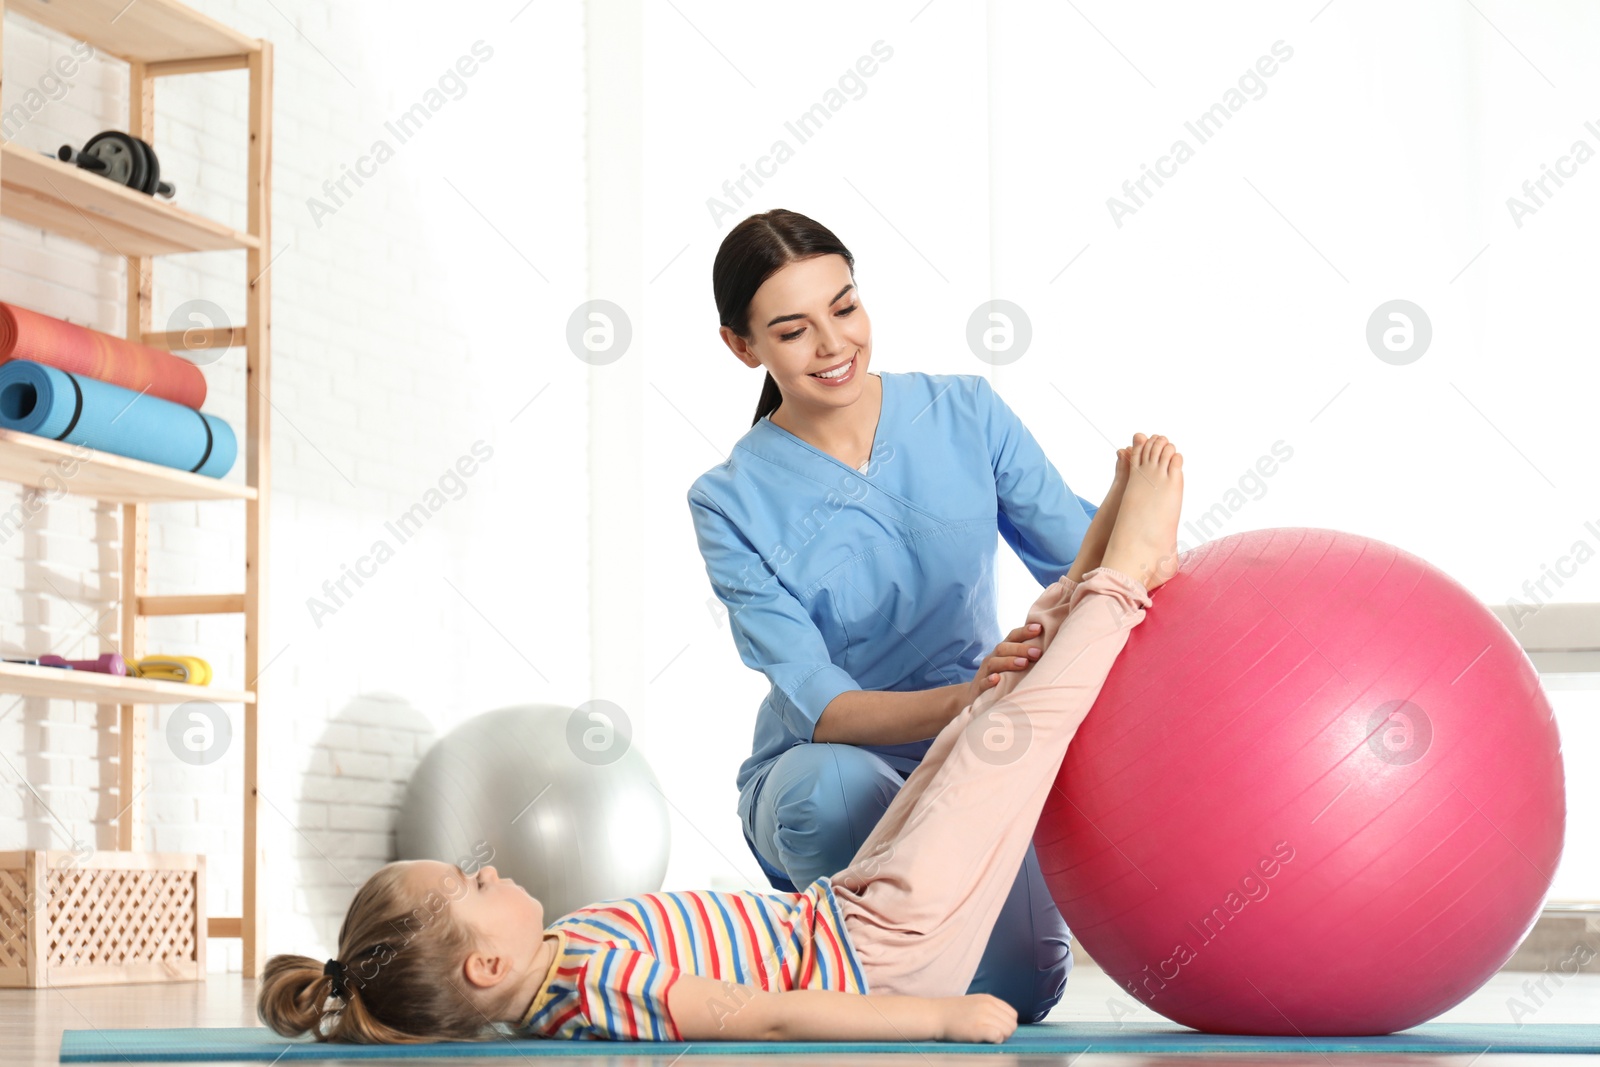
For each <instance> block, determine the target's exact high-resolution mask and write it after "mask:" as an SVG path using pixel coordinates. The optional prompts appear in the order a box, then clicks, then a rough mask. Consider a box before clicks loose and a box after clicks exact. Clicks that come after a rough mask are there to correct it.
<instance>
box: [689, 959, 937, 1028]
mask: <svg viewBox="0 0 1600 1067" xmlns="http://www.w3.org/2000/svg"><path fill="white" fill-rule="evenodd" d="M667 1002H668V1003H667V1008H668V1010H669V1011H670V1012H671V1013H672V1021H673V1024H674V1025H675V1026H676V1027H677V1029H678V1033H679V1034H680V1035H681V1036H682V1038H683V1040H685V1041H938V1040H942V1039H943V1038H944V1036H945V1033H944V1031H945V1027H944V1018H943V1011H942V1008H941V1001H939V1000H937V999H932V998H928V997H902V996H888V995H885V996H863V995H862V994H860V993H841V992H835V991H833V990H827V989H790V990H782V991H771V990H765V989H759V988H757V987H755V986H749V985H739V984H737V983H735V982H727V981H719V980H717V979H715V978H704V977H700V976H698V975H690V974H684V975H679V976H678V977H677V979H676V980H675V981H674V982H673V984H672V988H671V989H670V990H669V991H668V994H667Z"/></svg>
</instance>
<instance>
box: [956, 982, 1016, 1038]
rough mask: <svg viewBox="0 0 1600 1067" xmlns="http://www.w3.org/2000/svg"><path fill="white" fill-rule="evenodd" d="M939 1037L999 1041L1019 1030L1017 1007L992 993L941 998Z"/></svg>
mask: <svg viewBox="0 0 1600 1067" xmlns="http://www.w3.org/2000/svg"><path fill="white" fill-rule="evenodd" d="M938 1004H939V1022H940V1030H939V1038H938V1039H939V1040H940V1041H965V1042H969V1043H971V1042H986V1043H988V1044H999V1043H1000V1042H1002V1041H1004V1040H1005V1039H1006V1038H1008V1037H1010V1036H1011V1035H1012V1034H1013V1033H1015V1032H1016V1029H1017V1009H1016V1008H1013V1007H1012V1006H1011V1005H1009V1004H1007V1003H1006V1002H1005V1001H1003V1000H1001V999H1000V998H999V997H994V996H990V995H989V994H988V993H971V994H968V995H967V996H964V997H940V998H938Z"/></svg>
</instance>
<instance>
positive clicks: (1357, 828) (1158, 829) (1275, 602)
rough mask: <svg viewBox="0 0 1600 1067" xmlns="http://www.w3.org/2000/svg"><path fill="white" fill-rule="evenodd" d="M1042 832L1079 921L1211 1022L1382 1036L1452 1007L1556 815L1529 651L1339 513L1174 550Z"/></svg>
mask: <svg viewBox="0 0 1600 1067" xmlns="http://www.w3.org/2000/svg"><path fill="white" fill-rule="evenodd" d="M1181 559H1182V567H1181V569H1180V571H1179V573H1178V574H1177V575H1176V576H1174V577H1173V578H1172V579H1171V580H1169V581H1168V582H1167V583H1166V584H1165V585H1164V586H1162V587H1160V588H1159V589H1157V590H1156V591H1155V593H1154V595H1153V597H1152V600H1153V603H1152V606H1151V608H1150V609H1149V611H1148V612H1147V613H1146V615H1145V618H1144V621H1143V622H1141V623H1140V624H1139V625H1138V626H1136V627H1135V628H1134V629H1133V631H1132V633H1131V634H1130V635H1129V637H1128V643H1127V645H1126V647H1125V648H1124V649H1123V651H1122V653H1121V655H1120V656H1118V658H1117V661H1116V663H1115V664H1114V665H1113V667H1112V669H1111V672H1110V674H1109V676H1108V677H1107V679H1106V683H1105V687H1104V688H1103V689H1102V690H1101V692H1100V696H1099V698H1098V699H1097V700H1096V702H1095V705H1094V707H1093V708H1092V709H1091V710H1090V712H1089V715H1088V717H1087V718H1086V719H1085V720H1084V722H1083V725H1082V726H1081V727H1080V728H1079V730H1078V733H1077V735H1076V736H1075V737H1074V738H1073V740H1072V744H1071V745H1070V747H1069V748H1068V750H1067V754H1066V757H1065V758H1064V759H1063V760H1062V764H1061V769H1060V773H1059V775H1058V776H1057V779H1056V788H1055V789H1054V790H1052V791H1051V795H1050V799H1049V800H1048V801H1047V802H1046V805H1045V808H1044V811H1043V814H1042V815H1041V817H1040V820H1039V826H1038V829H1037V831H1036V833H1035V836H1034V845H1035V848H1036V851H1037V853H1038V857H1039V861H1040V866H1041V868H1042V870H1043V873H1044V877H1045V880H1046V882H1047V884H1048V885H1049V886H1050V890H1051V894H1052V896H1053V897H1054V898H1055V902H1056V905H1057V906H1058V907H1059V908H1060V909H1061V913H1062V916H1063V917H1064V918H1065V919H1066V921H1067V925H1068V926H1069V927H1071V929H1072V932H1073V935H1074V936H1075V937H1076V938H1077V939H1078V940H1079V941H1080V942H1081V943H1082V945H1083V948H1084V949H1085V951H1087V952H1088V954H1089V955H1090V956H1091V957H1093V959H1094V961H1095V962H1096V963H1098V964H1099V965H1100V966H1101V967H1103V968H1104V969H1105V971H1106V973H1107V974H1109V975H1110V976H1111V977H1112V978H1113V979H1114V980H1115V981H1116V982H1117V984H1118V985H1120V986H1121V987H1122V988H1124V989H1125V990H1127V991H1128V993H1129V994H1130V995H1132V996H1133V997H1136V998H1137V999H1138V1000H1139V1001H1141V1002H1142V1003H1144V1004H1145V1005H1146V1006H1148V1007H1149V1008H1150V1009H1152V1010H1153V1011H1156V1012H1159V1013H1160V1014H1161V1015H1164V1016H1166V1017H1167V1018H1169V1019H1171V1020H1173V1021H1174V1022H1177V1023H1181V1024H1183V1025H1184V1026H1189V1027H1193V1028H1194V1029H1196V1030H1202V1031H1205V1032H1208V1033H1217V1034H1285V1035H1290V1034H1303V1035H1307V1036H1312V1035H1375V1034H1388V1033H1393V1032H1395V1031H1397V1030H1404V1029H1407V1028H1409V1027H1412V1026H1415V1025H1417V1024H1419V1023H1422V1022H1425V1021H1426V1020H1428V1019H1431V1018H1433V1017H1434V1016H1436V1015H1438V1014H1439V1013H1440V1012H1443V1011H1445V1010H1447V1009H1449V1008H1450V1007H1452V1006H1454V1005H1456V1004H1458V1003H1460V1002H1461V1001H1462V1000H1463V999H1465V998H1466V997H1467V996H1468V995H1469V994H1471V993H1472V992H1473V991H1474V990H1475V989H1477V988H1479V987H1480V986H1481V985H1482V984H1483V983H1484V982H1485V981H1487V980H1488V978H1489V977H1490V975H1492V974H1493V973H1494V972H1495V971H1496V970H1497V969H1499V967H1500V966H1501V965H1502V964H1503V963H1505V962H1506V960H1507V959H1508V958H1510V956H1511V954H1512V952H1514V951H1515V950H1516V947H1517V945H1518V944H1519V943H1520V942H1521V941H1522V939H1523V937H1524V936H1526V934H1527V933H1528V930H1529V929H1530V928H1531V927H1532V926H1533V923H1534V921H1535V920H1536V919H1537V918H1538V915H1539V909H1540V908H1541V906H1542V905H1543V902H1544V899H1545V896H1546V894H1547V893H1548V892H1549V890H1550V882H1551V879H1552V878H1553V877H1554V875H1555V871H1556V865H1557V863H1558V862H1559V861H1560V858H1561V848H1562V840H1563V836H1564V832H1565V828H1566V797H1565V776H1564V773H1563V769H1562V763H1561V741H1560V737H1559V736H1558V734H1557V731H1556V723H1555V717H1554V715H1553V714H1552V712H1551V709H1550V703H1549V701H1548V700H1547V699H1546V697H1545V694H1544V691H1543V690H1542V689H1541V688H1540V685H1539V678H1538V674H1537V673H1536V672H1535V670H1534V668H1533V664H1532V663H1531V662H1530V661H1529V659H1528V657H1527V654H1526V653H1525V652H1524V651H1523V650H1522V647H1521V646H1520V645H1519V644H1518V643H1517V641H1516V639H1515V638H1513V637H1512V636H1511V634H1510V632H1509V631H1507V630H1506V628H1505V626H1504V625H1502V624H1501V622H1500V621H1499V619H1498V618H1496V617H1495V615H1494V614H1493V613H1492V612H1490V611H1489V610H1488V609H1487V608H1485V607H1484V606H1483V605H1482V604H1480V603H1479V602H1478V600H1477V598H1475V597H1474V596H1473V595H1472V594H1471V593H1469V592H1468V591H1467V590H1466V589H1465V588H1464V587H1463V586H1462V585H1460V584H1459V583H1458V582H1456V581H1455V580H1454V579H1452V578H1451V577H1449V576H1448V575H1446V574H1445V573H1443V572H1442V571H1440V570H1438V569H1437V568H1435V567H1433V566H1432V565H1430V564H1429V563H1427V562H1426V561H1424V560H1422V559H1419V558H1418V557H1416V556H1413V555H1411V554H1410V553H1408V552H1405V551H1402V550H1401V549H1398V548H1396V547H1394V546H1393V545H1388V544H1384V543H1383V542H1381V541H1374V540H1372V539H1371V538H1367V537H1360V536H1357V535H1355V534H1349V533H1343V532H1338V531H1333V530H1319V529H1269V530H1257V531H1252V532H1249V533H1240V534H1234V535H1232V536H1229V537H1224V538H1221V539H1219V540H1216V541H1212V542H1209V543H1207V544H1204V545H1201V546H1200V547H1198V548H1196V549H1193V550H1191V551H1189V552H1187V553H1184V554H1183V556H1182V557H1181Z"/></svg>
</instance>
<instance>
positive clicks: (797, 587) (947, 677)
mask: <svg viewBox="0 0 1600 1067" xmlns="http://www.w3.org/2000/svg"><path fill="white" fill-rule="evenodd" d="M878 377H879V378H880V379H882V384H883V405H882V409H881V411H880V413H879V417H878V426H877V432H876V435H875V437H874V438H873V443H872V449H871V452H870V453H869V460H868V463H867V466H866V470H865V471H861V470H857V469H855V468H852V467H851V466H850V465H849V464H847V463H844V462H842V461H840V460H838V459H835V458H834V457H833V456H830V455H828V454H827V453H826V452H823V451H822V450H820V449H818V448H816V447H814V446H812V445H810V444H807V443H806V442H805V441H802V440H801V439H800V438H798V437H796V436H795V435H794V434H791V433H790V432H789V431H787V430H785V429H783V428H782V427H780V426H778V425H776V424H775V423H773V422H772V421H771V420H770V419H769V418H762V419H761V420H760V421H758V422H757V423H756V424H755V425H754V426H752V427H751V428H750V430H749V432H748V433H746V434H745V435H744V436H743V437H742V438H740V439H739V441H738V443H737V444H735V445H734V447H733V452H732V454H731V455H730V456H729V457H728V459H727V460H726V461H725V462H723V463H719V464H718V465H717V466H715V467H713V468H711V469H710V470H708V471H706V472H705V473H704V474H702V475H701V476H700V477H699V478H697V479H695V482H694V484H693V485H692V486H691V487H690V488H689V493H688V499H689V511H690V513H691V514H692V515H693V518H694V527H695V534H696V536H697V538H698V539H699V543H700V554H701V555H702V556H703V557H704V558H705V564H706V574H707V575H708V576H709V577H710V579H711V586H712V588H713V589H714V590H715V591H716V594H717V597H718V598H719V599H720V600H721V601H722V603H723V605H724V606H725V607H726V609H727V612H728V617H727V621H728V624H729V627H730V629H731V630H732V631H733V643H734V645H735V647H736V648H737V649H738V650H739V658H740V659H742V660H743V661H744V662H745V664H746V665H747V666H750V667H753V668H755V669H756V670H759V671H761V672H762V673H763V674H765V675H766V676H767V678H768V680H769V681H770V682H771V683H772V688H771V691H770V692H769V693H768V694H767V696H766V698H765V699H764V700H763V701H762V702H761V707H760V708H759V710H758V711H757V713H756V721H755V736H754V741H753V744H752V746H751V753H750V757H749V758H748V759H746V760H745V761H744V763H743V764H741V765H740V767H739V774H738V778H737V781H736V784H737V786H738V789H739V815H740V818H741V819H744V820H746V825H748V818H749V808H750V805H751V803H752V800H753V797H754V794H755V791H756V789H757V788H758V787H759V785H760V783H761V779H762V778H763V777H764V776H765V774H766V771H767V769H768V768H770V767H771V765H772V761H773V760H775V759H777V757H778V756H779V755H780V754H781V753H783V752H784V751H785V750H787V749H789V748H791V747H792V746H794V745H800V744H807V743H809V742H810V741H811V738H812V732H813V730H815V728H816V724H817V720H818V719H819V718H821V717H822V711H823V709H824V708H826V707H827V706H828V702H829V701H831V700H832V699H833V698H834V697H836V696H838V695H839V694H840V693H843V692H846V691H847V690H851V689H869V690H891V691H897V692H900V691H916V690H923V689H933V688H936V687H938V686H945V685H952V684H955V683H958V682H960V683H966V682H970V681H971V680H972V676H973V675H974V674H976V673H977V670H978V664H979V663H980V662H981V661H982V660H983V659H984V658H986V657H987V656H988V655H989V654H990V653H991V652H993V651H994V647H995V645H997V644H999V643H1000V638H1001V635H1002V631H1001V628H1000V623H999V620H998V618H997V608H996V604H995V558H996V551H997V548H998V541H997V540H996V537H995V534H996V533H997V532H998V533H999V535H1000V536H1001V537H1003V538H1004V539H1005V542H1006V544H1008V545H1010V546H1011V550H1012V551H1013V552H1015V553H1016V554H1017V557H1018V558H1019V559H1021V560H1022V562H1023V563H1024V564H1025V565H1026V566H1027V568H1028V570H1029V571H1031V572H1032V573H1033V576H1034V578H1036V579H1037V580H1038V582H1039V585H1040V587H1041V588H1043V587H1045V586H1048V585H1051V584H1053V583H1054V582H1055V581H1056V580H1057V579H1059V578H1060V577H1061V576H1062V575H1064V574H1066V573H1067V571H1068V569H1069V568H1070V567H1071V566H1072V561H1073V560H1074V559H1075V558H1076V557H1077V554H1078V548H1079V546H1080V545H1081V544H1082V543H1083V535H1084V533H1085V531H1086V530H1087V529H1088V527H1089V519H1090V517H1091V516H1093V514H1094V513H1095V511H1096V510H1097V506H1096V505H1095V504H1092V503H1090V502H1089V501H1087V500H1085V499H1083V498H1082V497H1080V496H1078V495H1077V494H1076V493H1074V492H1072V490H1071V489H1069V488H1068V487H1067V485H1066V482H1065V481H1064V480H1063V479H1062V477H1061V475H1060V473H1058V472H1057V470H1056V468H1055V467H1054V466H1053V465H1052V464H1051V463H1050V460H1049V459H1048V458H1047V457H1046V456H1045V454H1044V452H1043V450H1042V449H1040V447H1039V445H1038V442H1036V441H1035V440H1034V438H1033V435H1032V434H1031V433H1029V432H1028V429H1027V427H1026V426H1024V425H1023V424H1022V421H1021V420H1020V419H1019V418H1017V416H1016V414H1015V413H1014V412H1013V411H1012V410H1011V409H1010V408H1009V407H1008V406H1007V405H1006V403H1005V401H1004V400H1002V399H1000V396H999V394H997V393H996V392H995V391H994V387H993V386H991V385H990V384H989V381H988V379H987V378H984V377H982V376H981V375H973V374H922V373H917V372H906V373H887V372H885V373H881V374H879V375H878ZM1020 622H1021V620H1017V624H1019V625H1020ZM1012 628H1013V627H1006V629H1005V631H1004V632H1006V633H1009V632H1010V631H1011V629H1012ZM932 741H933V739H932V738H931V737H929V738H926V739H924V740H920V741H912V742H908V743H906V744H899V745H863V746H861V747H862V748H865V749H867V750H868V751H870V752H875V753H877V754H878V755H879V756H881V757H883V759H884V760H885V761H886V762H888V763H889V764H890V765H891V766H893V767H894V768H895V769H896V770H897V771H899V772H900V773H901V774H902V775H906V774H910V773H911V771H913V770H915V769H916V766H917V764H918V763H919V762H920V761H921V759H922V757H923V755H924V754H925V753H926V752H927V750H928V747H929V745H931V744H932Z"/></svg>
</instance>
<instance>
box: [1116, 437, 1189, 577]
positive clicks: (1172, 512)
mask: <svg viewBox="0 0 1600 1067" xmlns="http://www.w3.org/2000/svg"><path fill="white" fill-rule="evenodd" d="M1130 451H1131V452H1132V455H1131V456H1130V460H1129V472H1130V475H1131V476H1130V477H1129V478H1128V483H1127V487H1126V488H1125V489H1124V490H1123V493H1122V503H1121V506H1120V507H1119V509H1118V513H1117V521H1116V524H1115V525H1114V526H1112V528H1111V538H1110V540H1108V541H1107V542H1106V550H1105V554H1104V556H1103V557H1102V558H1101V561H1100V565H1101V566H1104V567H1110V568H1111V569H1112V570H1115V571H1121V572H1122V573H1123V574H1126V575H1128V576H1129V577H1130V578H1137V579H1138V580H1139V581H1140V582H1142V583H1144V587H1145V590H1146V591H1147V592H1149V591H1154V590H1155V588H1156V587H1157V586H1159V585H1161V584H1163V583H1164V582H1166V580H1167V579H1168V578H1171V577H1172V576H1173V575H1174V574H1177V573H1178V512H1179V510H1180V508H1181V507H1182V505H1183V454H1182V453H1181V452H1179V451H1178V450H1177V448H1176V447H1175V446H1174V445H1173V444H1172V442H1171V441H1168V440H1167V439H1166V438H1165V437H1163V436H1161V435H1160V434H1157V435H1156V436H1154V437H1152V438H1149V439H1148V440H1146V441H1143V442H1140V443H1138V444H1135V445H1134V446H1133V448H1132V449H1131V450H1130ZM1096 517H1097V518H1098V515H1097V516H1096Z"/></svg>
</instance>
